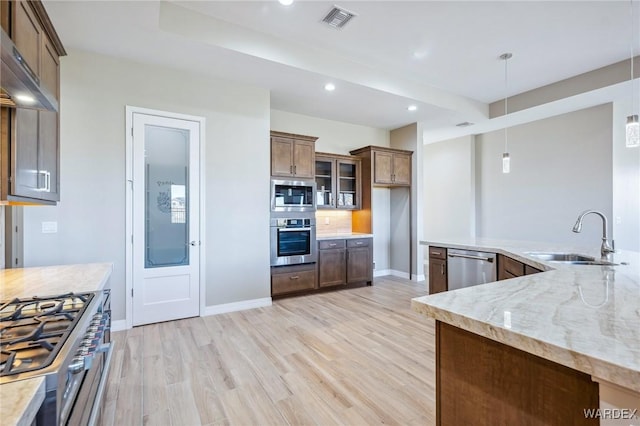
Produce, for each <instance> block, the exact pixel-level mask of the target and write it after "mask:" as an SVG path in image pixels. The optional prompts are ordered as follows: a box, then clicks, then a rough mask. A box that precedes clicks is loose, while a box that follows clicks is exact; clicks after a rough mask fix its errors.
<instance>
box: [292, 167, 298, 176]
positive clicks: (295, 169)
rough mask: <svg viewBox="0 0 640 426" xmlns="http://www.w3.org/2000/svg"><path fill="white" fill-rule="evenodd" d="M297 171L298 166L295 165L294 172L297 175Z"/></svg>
mask: <svg viewBox="0 0 640 426" xmlns="http://www.w3.org/2000/svg"><path fill="white" fill-rule="evenodd" d="M296 173H298V166H293V174H294V175H295V174H296Z"/></svg>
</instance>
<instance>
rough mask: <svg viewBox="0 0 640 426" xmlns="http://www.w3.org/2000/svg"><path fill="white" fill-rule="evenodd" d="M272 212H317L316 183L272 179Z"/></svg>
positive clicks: (311, 181)
mask: <svg viewBox="0 0 640 426" xmlns="http://www.w3.org/2000/svg"><path fill="white" fill-rule="evenodd" d="M271 211H272V212H289V213H291V212H315V211H316V183H315V181H313V180H282V179H271Z"/></svg>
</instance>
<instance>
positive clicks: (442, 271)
mask: <svg viewBox="0 0 640 426" xmlns="http://www.w3.org/2000/svg"><path fill="white" fill-rule="evenodd" d="M440 274H441V275H444V265H440Z"/></svg>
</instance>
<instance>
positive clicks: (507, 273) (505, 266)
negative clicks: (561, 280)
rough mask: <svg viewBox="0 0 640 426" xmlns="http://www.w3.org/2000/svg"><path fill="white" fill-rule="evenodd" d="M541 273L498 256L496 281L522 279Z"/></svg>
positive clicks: (500, 255) (531, 267)
mask: <svg viewBox="0 0 640 426" xmlns="http://www.w3.org/2000/svg"><path fill="white" fill-rule="evenodd" d="M539 272H542V271H541V270H540V269H537V268H534V267H533V266H529V265H526V264H524V263H522V262H520V261H517V260H515V259H512V258H510V257H509V256H505V255H503V254H499V255H498V281H500V280H508V279H510V278H516V277H522V276H524V275H531V274H537V273H539Z"/></svg>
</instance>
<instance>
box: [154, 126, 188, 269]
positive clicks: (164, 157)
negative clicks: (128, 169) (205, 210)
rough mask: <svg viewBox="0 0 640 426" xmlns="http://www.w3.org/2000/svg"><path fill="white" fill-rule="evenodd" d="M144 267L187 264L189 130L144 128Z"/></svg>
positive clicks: (156, 127) (159, 127)
mask: <svg viewBox="0 0 640 426" xmlns="http://www.w3.org/2000/svg"><path fill="white" fill-rule="evenodd" d="M144 131H145V141H146V143H145V158H144V160H145V197H146V198H145V254H144V256H145V258H144V266H145V268H158V267H167V266H180V265H188V264H189V202H188V200H189V197H188V195H189V130H187V129H175V128H170V127H161V126H154V125H149V124H147V125H146V126H145V130H144Z"/></svg>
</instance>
